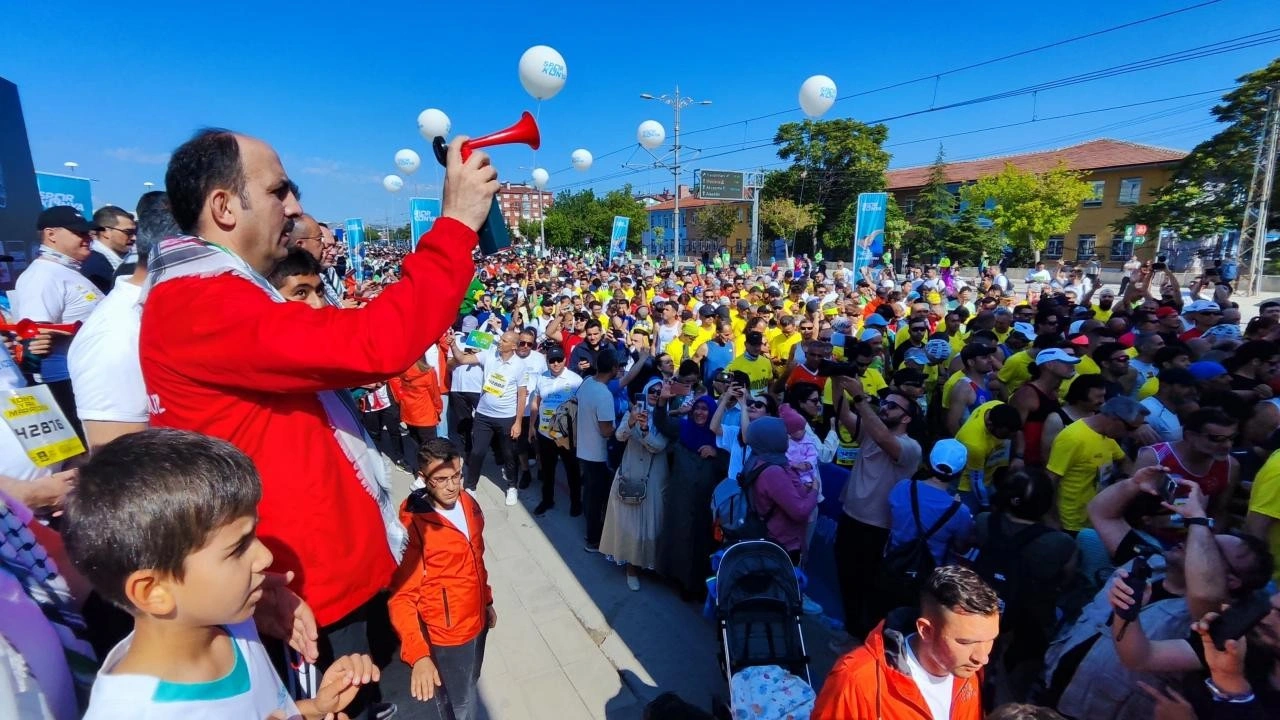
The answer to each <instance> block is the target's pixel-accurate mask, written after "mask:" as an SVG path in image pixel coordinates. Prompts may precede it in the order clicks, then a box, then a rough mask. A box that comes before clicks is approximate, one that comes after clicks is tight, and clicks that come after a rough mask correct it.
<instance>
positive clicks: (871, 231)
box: [853, 192, 889, 278]
mask: <svg viewBox="0 0 1280 720" xmlns="http://www.w3.org/2000/svg"><path fill="white" fill-rule="evenodd" d="M888 207H889V194H888V193H882V192H881V193H859V194H858V215H857V221H856V225H855V226H854V231H853V234H854V243H853V276H854V277H856V278H860V277H862V268H864V267H866V266H867V265H870V264H871V263H872V262H874V261H876V260H877V259H878V258H879V257H880V256H881V255H883V254H884V216H885V212H886V210H888Z"/></svg>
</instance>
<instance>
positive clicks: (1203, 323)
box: [1178, 300, 1222, 342]
mask: <svg viewBox="0 0 1280 720" xmlns="http://www.w3.org/2000/svg"><path fill="white" fill-rule="evenodd" d="M1182 316H1183V317H1184V318H1186V319H1187V320H1188V321H1189V322H1190V323H1191V328H1190V329H1188V330H1186V331H1184V332H1183V333H1182V334H1181V335H1179V336H1178V339H1179V340H1181V341H1182V342H1187V341H1188V340H1195V339H1196V338H1198V337H1200V336H1201V335H1203V334H1204V331H1205V330H1208V329H1209V328H1211V327H1213V326H1214V325H1217V324H1218V323H1219V322H1220V321H1221V320H1222V308H1221V307H1219V306H1218V303H1216V302H1213V301H1212V300H1195V301H1193V302H1191V303H1189V304H1188V305H1187V306H1186V307H1184V308H1183V309H1182Z"/></svg>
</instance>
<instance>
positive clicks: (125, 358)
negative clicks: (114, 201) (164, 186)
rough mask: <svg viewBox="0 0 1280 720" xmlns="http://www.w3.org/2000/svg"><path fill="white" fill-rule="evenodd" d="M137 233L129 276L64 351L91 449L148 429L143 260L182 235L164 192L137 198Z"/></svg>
mask: <svg viewBox="0 0 1280 720" xmlns="http://www.w3.org/2000/svg"><path fill="white" fill-rule="evenodd" d="M104 209H105V208H104ZM99 212H101V211H99ZM130 222H132V219H131V220H130ZM136 231H137V242H136V243H135V245H134V249H135V250H136V251H137V254H138V261H137V263H136V264H135V265H134V270H133V273H132V274H131V275H128V276H122V277H119V278H116V279H115V291H114V292H112V293H111V295H109V296H108V298H107V300H104V301H103V302H102V303H100V304H99V306H98V308H97V311H96V312H94V313H93V314H92V315H90V316H89V319H88V320H86V321H85V323H84V325H83V326H81V328H80V330H79V332H77V333H76V336H75V338H74V339H73V340H72V341H71V348H70V350H69V351H68V353H67V368H68V370H69V372H70V374H71V384H72V387H73V388H74V390H75V393H76V414H77V415H79V416H80V421H81V422H82V423H83V424H84V433H85V439H86V440H87V441H88V445H89V449H90V451H92V450H95V449H96V448H99V447H101V446H103V445H105V444H107V443H108V442H110V441H112V440H114V439H115V438H117V437H119V436H121V435H126V434H128V433H131V432H138V431H139V430H145V429H146V427H147V420H148V410H149V406H148V402H147V388H146V386H145V385H144V384H143V381H142V367H141V366H140V365H139V361H138V332H139V329H140V327H141V324H142V286H143V284H144V283H145V282H146V279H147V257H148V256H149V255H150V254H151V252H152V249H153V248H154V247H155V246H156V244H158V243H159V242H160V241H161V240H164V239H165V238H170V237H176V236H178V235H181V234H182V231H181V230H179V229H178V224H177V222H176V221H174V219H173V214H172V213H171V212H170V210H169V198H168V196H167V195H165V193H163V192H161V191H158V190H157V191H154V192H149V193H147V194H145V195H143V196H142V198H141V199H140V200H138V224H137V225H136Z"/></svg>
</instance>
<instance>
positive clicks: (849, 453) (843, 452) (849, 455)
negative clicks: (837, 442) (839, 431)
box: [836, 447, 862, 467]
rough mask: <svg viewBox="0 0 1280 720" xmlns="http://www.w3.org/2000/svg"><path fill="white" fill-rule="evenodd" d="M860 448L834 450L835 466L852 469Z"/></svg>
mask: <svg viewBox="0 0 1280 720" xmlns="http://www.w3.org/2000/svg"><path fill="white" fill-rule="evenodd" d="M861 449H862V448H856V447H840V448H837V449H836V464H837V465H840V466H842V467H853V464H854V463H856V462H858V452H859V451H860V450H861Z"/></svg>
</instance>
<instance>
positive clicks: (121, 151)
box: [102, 147, 169, 165]
mask: <svg viewBox="0 0 1280 720" xmlns="http://www.w3.org/2000/svg"><path fill="white" fill-rule="evenodd" d="M102 154H103V155H106V156H107V157H109V158H114V159H116V160H120V161H122V162H131V163H138V164H139V165H164V164H166V163H168V162H169V153H150V152H146V151H144V150H142V149H141V148H136V147H127V148H124V147H122V148H110V149H108V150H104V151H103V153H102Z"/></svg>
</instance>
